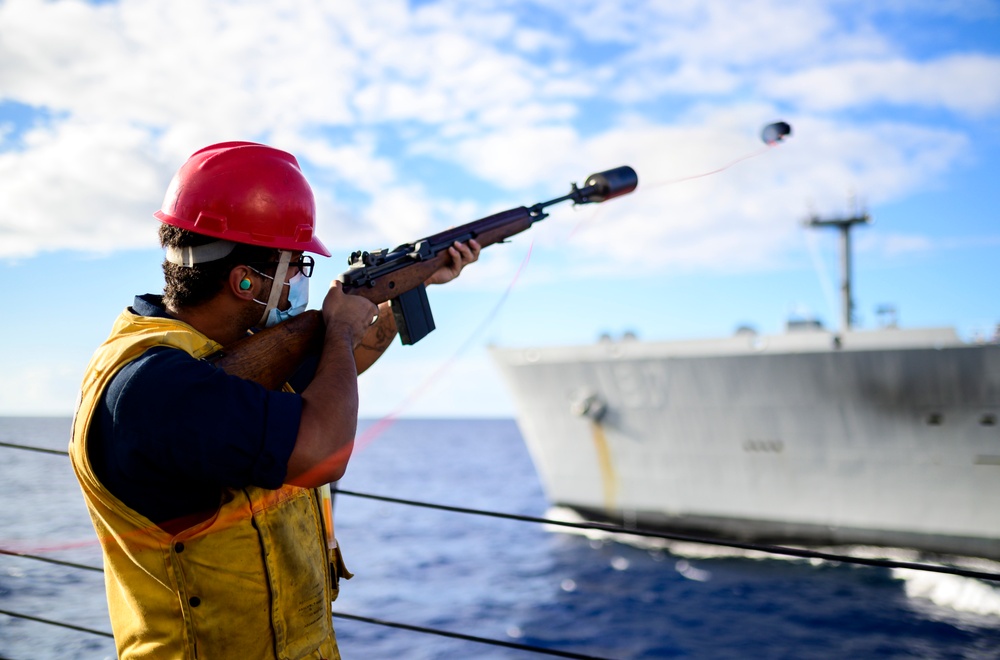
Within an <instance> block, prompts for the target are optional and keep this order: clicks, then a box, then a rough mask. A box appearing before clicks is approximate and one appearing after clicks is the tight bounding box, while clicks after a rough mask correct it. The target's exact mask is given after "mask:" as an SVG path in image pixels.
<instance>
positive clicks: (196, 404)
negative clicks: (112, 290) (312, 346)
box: [89, 294, 302, 530]
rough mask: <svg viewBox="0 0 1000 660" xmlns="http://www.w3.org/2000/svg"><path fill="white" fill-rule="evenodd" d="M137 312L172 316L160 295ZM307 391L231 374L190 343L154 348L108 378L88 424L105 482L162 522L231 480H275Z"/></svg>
mask: <svg viewBox="0 0 1000 660" xmlns="http://www.w3.org/2000/svg"><path fill="white" fill-rule="evenodd" d="M131 309H132V311H133V312H135V313H136V314H139V315H141V316H153V317H166V318H169V315H168V314H167V312H166V311H165V310H164V309H163V307H162V303H161V301H160V298H159V297H158V296H152V295H148V294H147V295H146V296H137V297H136V299H135V302H134V303H133V305H132V308H131ZM301 414H302V399H301V397H300V396H299V395H298V394H292V393H288V392H276V391H271V390H268V389H265V388H264V387H262V386H260V385H258V384H256V383H253V382H250V381H247V380H243V379H241V378H237V377H235V376H231V375H229V374H227V373H225V372H224V371H222V370H221V369H218V368H217V367H215V366H213V365H211V364H210V363H208V362H205V361H203V360H197V359H195V358H193V357H192V356H191V355H189V354H188V353H186V352H185V351H182V350H178V349H176V348H171V347H166V346H163V347H155V348H152V349H150V350H148V351H146V352H145V353H144V354H143V355H142V356H140V357H139V358H137V359H135V360H133V361H132V362H130V363H128V364H127V365H125V367H123V368H122V369H121V371H119V372H118V373H117V374H116V375H115V376H114V378H113V379H112V380H111V382H110V384H109V385H108V387H107V389H106V390H105V392H104V394H103V397H102V400H101V404H100V408H99V410H98V412H97V414H96V415H95V418H94V422H93V426H92V427H91V432H90V439H89V448H90V460H91V463H92V465H93V467H94V471H95V472H96V473H97V477H98V478H99V479H100V480H101V483H102V484H104V486H105V487H106V488H107V489H108V490H109V491H111V492H112V493H113V494H114V495H115V496H116V497H118V499H120V500H122V502H124V503H125V504H126V505H127V506H129V507H130V508H132V509H134V510H135V511H137V512H139V513H141V514H143V515H144V516H146V517H147V518H149V519H150V520H152V521H153V522H155V523H157V524H158V525H160V526H161V527H164V528H165V529H173V530H180V529H183V528H185V527H187V526H189V525H190V524H191V523H192V522H194V521H196V520H200V519H203V518H205V517H207V516H208V515H210V514H211V513H212V512H214V511H215V510H216V509H217V508H218V507H219V504H220V502H221V497H222V495H223V492H224V489H225V488H243V487H246V486H251V485H252V486H259V487H261V488H279V487H280V486H281V485H282V483H283V481H284V479H285V473H286V469H287V465H288V458H289V456H291V453H292V449H293V448H294V447H295V438H296V435H297V434H298V428H299V419H300V416H301Z"/></svg>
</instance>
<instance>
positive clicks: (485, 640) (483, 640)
mask: <svg viewBox="0 0 1000 660" xmlns="http://www.w3.org/2000/svg"><path fill="white" fill-rule="evenodd" d="M0 447H8V448H11V449H23V450H27V451H35V452H39V453H44V454H55V455H59V456H68V452H65V451H61V450H58V449H46V448H44V447H31V446H28V445H19V444H14V443H10V442H2V441H0ZM0 555H7V556H11V557H22V558H24V559H33V560H35V561H41V562H46V563H49V564H55V565H58V566H65V567H68V568H75V569H79V570H85V571H92V572H96V573H103V572H104V568H102V567H98V566H89V565H87V564H80V563H76V562H71V561H65V560H62V559H54V558H51V557H42V556H40V555H33V554H29V553H26V552H16V551H13V550H8V549H5V548H2V547H0ZM0 614H3V615H6V616H9V617H13V618H18V619H24V620H27V621H34V622H36V623H44V624H47V625H51V626H57V627H60V628H67V629H69V630H75V631H78V632H84V633H89V634H91V635H98V636H101V637H108V638H112V639H113V638H114V635H113V634H112V633H109V632H106V631H103V630H95V629H93V628H86V627H84V626H78V625H75V624H72V623H66V622H64V621H55V620H52V619H45V618H42V617H37V616H32V615H30V614H24V613H22V612H12V611H10V610H6V609H0ZM333 617H334V618H337V619H346V620H351V621H360V622H363V623H370V624H374V625H380V626H386V627H390V628H398V629H401V630H409V631H412V632H420V633H424V634H429V635H437V636H439V637H447V638H451V639H460V640H464V641H469V642H476V643H479V644H486V645H488V646H500V647H505V648H511V649H517V650H521V651H526V652H530V653H536V654H541V655H551V656H555V657H560V658H575V659H577V660H605V659H604V658H602V657H601V656H594V655H585V654H582V653H574V652H571V651H562V650H559V649H547V648H543V647H539V646H532V645H529V644H519V643H516V642H508V641H505V640H499V639H493V638H489V637H479V636H476V635H467V634H464V633H457V632H452V631H448V630H441V629H437V628H427V627H424V626H415V625H412V624H407V623H399V622H394V621H386V620H384V619H375V618H371V617H364V616H359V615H356V614H347V613H345V612H333ZM0 660H6V659H5V658H0Z"/></svg>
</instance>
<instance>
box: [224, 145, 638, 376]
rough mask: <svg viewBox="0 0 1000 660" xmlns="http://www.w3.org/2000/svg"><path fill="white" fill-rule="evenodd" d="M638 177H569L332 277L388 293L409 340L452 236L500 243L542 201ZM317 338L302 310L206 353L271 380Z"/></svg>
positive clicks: (361, 259)
mask: <svg viewBox="0 0 1000 660" xmlns="http://www.w3.org/2000/svg"><path fill="white" fill-rule="evenodd" d="M638 183H639V178H638V176H637V175H636V173H635V170H633V169H632V168H631V167H629V166H627V165H624V166H622V167H616V168H615V169H611V170H607V171H604V172H598V173H597V174H591V175H590V176H589V177H587V179H586V184H585V185H584V187H583V188H578V187H577V185H576V184H575V183H574V184H571V185H572V188H571V190H570V192H569V194H567V195H564V196H562V197H557V198H555V199H552V200H549V201H547V202H539V203H538V204H535V205H534V206H530V207H525V206H520V207H517V208H514V209H510V210H508V211H502V212H500V213H497V214H494V215H490V216H487V217H485V218H481V219H479V220H474V221H473V222H470V223H468V224H464V225H461V226H459V227H454V228H452V229H448V230H446V231H443V232H440V233H438V234H434V235H433V236H428V237H427V238H422V239H420V240H418V241H415V242H414V243H405V244H403V245H400V246H399V247H397V248H395V249H394V250H386V249H382V250H377V251H374V252H365V251H357V252H354V253H352V254H351V256H350V258H349V259H348V260H347V265H348V269H347V271H345V272H344V273H343V275H341V276H340V278H338V279H340V281H341V282H342V283H343V290H344V292H345V293H348V294H352V295H358V296H364V297H365V298H367V299H368V300H370V301H372V302H373V303H375V304H376V305H377V304H379V303H382V302H385V301H387V300H388V301H389V305H390V307H391V308H392V313H393V316H394V318H395V320H396V328H397V329H398V331H399V337H400V341H401V342H402V343H403V344H407V345H408V344H415V343H416V342H418V341H420V340H421V339H423V338H424V337H425V336H427V334H428V333H429V332H431V331H432V330H434V318H433V316H432V315H431V308H430V303H429V302H428V300H427V292H426V287H425V286H424V281H425V280H426V279H427V278H428V277H430V276H431V274H433V273H434V272H435V271H436V270H437V269H438V268H440V267H441V266H443V265H444V264H445V263H446V260H447V259H449V258H450V257H449V255H448V248H449V247H451V246H452V245H453V244H454V243H455V241H458V242H460V243H464V242H466V241H468V240H470V239H473V238H474V239H476V241H477V242H478V243H479V245H480V246H481V247H484V248H485V247H486V246H488V245H492V244H494V243H504V242H506V239H507V238H509V237H511V236H513V235H515V234H519V233H521V232H523V231H525V230H526V229H528V228H530V227H531V225H533V224H534V223H536V222H538V221H539V220H543V219H545V218H547V217H548V214H547V213H546V212H545V209H546V208H547V207H549V206H552V205H553V204H558V203H560V202H565V201H568V200H572V201H573V203H574V204H590V203H596V202H603V201H606V200H609V199H612V198H614V197H619V196H621V195H625V194H628V193H630V192H632V191H633V190H635V188H636V186H637V185H638ZM322 342H323V319H322V315H321V314H320V312H319V311H317V310H309V311H305V312H303V313H301V314H299V315H298V316H295V317H293V318H291V319H289V320H287V321H284V322H282V323H279V324H278V325H276V326H274V327H271V328H268V329H266V330H262V331H260V332H257V333H255V334H253V335H250V336H248V337H246V338H245V339H241V340H239V341H238V342H236V343H234V344H231V345H230V346H228V347H226V348H225V349H224V350H223V351H222V352H221V354H216V356H213V358H214V359H213V362H214V364H215V365H216V366H217V367H220V368H221V369H223V370H225V371H226V372H227V373H230V374H233V375H236V376H239V377H241V378H245V379H247V380H253V381H256V382H258V383H260V384H262V385H264V386H265V387H268V388H277V387H280V386H281V384H282V383H284V382H286V381H287V380H288V379H289V378H290V377H291V375H292V374H293V373H294V372H295V370H296V369H297V368H298V366H299V365H300V364H301V363H302V361H303V360H304V359H305V358H306V357H307V356H308V355H309V354H310V353H318V352H319V350H320V349H321V348H322Z"/></svg>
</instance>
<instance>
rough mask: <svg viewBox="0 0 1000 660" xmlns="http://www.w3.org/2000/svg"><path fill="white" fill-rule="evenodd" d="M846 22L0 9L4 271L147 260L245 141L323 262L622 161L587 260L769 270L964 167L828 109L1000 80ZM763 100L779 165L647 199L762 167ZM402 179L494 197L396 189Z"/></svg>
mask: <svg viewBox="0 0 1000 660" xmlns="http://www.w3.org/2000/svg"><path fill="white" fill-rule="evenodd" d="M842 13H845V9H844V7H843V6H842V5H841V4H840V3H837V2H833V3H827V2H821V1H820V0H809V1H807V2H803V3H799V4H797V5H795V6H786V3H779V2H776V1H775V0H757V1H755V2H751V3H743V4H741V5H739V6H734V5H732V3H714V2H708V3H705V2H678V3H667V4H665V3H661V2H653V1H652V0H649V1H641V0H634V1H631V2H627V3H625V4H608V3H606V2H598V1H597V0H594V1H589V2H580V3H571V4H567V3H564V2H556V1H555V0H534V1H532V0H521V1H516V2H515V1H513V0H495V1H493V2H483V3H481V4H477V5H476V6H475V7H471V6H470V5H468V4H467V3H461V2H451V1H446V2H438V3H431V4H425V5H421V6H420V7H417V8H414V7H411V6H410V5H409V4H408V3H406V2H403V1H402V0H391V1H385V2H376V3H373V2H360V1H357V0H344V1H343V2H339V3H337V5H336V8H335V9H334V8H332V6H329V5H327V4H325V3H321V2H316V1H311V0H287V1H286V2H282V3H278V4H274V3H265V2H260V3H254V2H237V1H235V0H218V1H216V2H212V3H201V2H192V1H178V2H171V3H164V2H159V1H155V0H121V2H118V3H101V4H97V5H94V4H88V3H85V2H81V1H78V0H61V1H56V2H46V1H44V0H7V1H6V2H4V3H3V4H0V26H3V27H2V30H3V39H0V90H2V91H0V101H4V100H7V101H16V102H17V103H21V104H25V105H27V106H32V107H36V108H44V109H45V110H46V111H47V113H48V114H47V115H46V116H47V118H46V119H44V120H42V119H39V120H38V121H39V123H37V125H35V126H34V127H31V128H29V129H27V130H26V131H23V132H19V133H16V134H15V133H13V132H11V131H10V129H7V132H6V133H5V137H4V142H2V143H0V176H2V177H3V180H4V187H5V198H6V200H8V201H7V203H5V205H4V206H3V207H2V208H0V256H6V257H14V256H25V255H30V254H35V253H37V252H39V251H42V250H48V249H53V248H59V247H67V248H78V249H85V250H111V249H115V248H124V247H132V246H139V245H152V244H153V242H154V240H155V239H154V232H152V231H151V228H150V221H149V216H150V213H151V212H152V211H153V210H155V208H156V207H157V205H158V204H159V201H160V199H161V198H162V194H163V190H164V188H165V186H166V182H167V181H168V180H169V177H170V174H171V173H172V172H173V170H175V169H176V167H177V166H178V165H179V164H180V162H181V161H182V160H183V159H184V158H186V157H187V155H188V154H190V153H191V152H193V151H194V150H196V149H198V148H200V147H202V146H204V145H205V144H208V143H211V142H216V141H221V140H228V139H259V140H263V141H268V142H271V143H273V144H275V145H276V146H279V147H282V148H286V149H288V150H290V151H292V152H293V153H295V154H297V155H299V156H300V157H301V159H302V161H303V163H304V164H306V165H307V166H308V168H309V171H310V175H311V177H312V178H313V180H314V183H315V184H316V187H317V198H318V201H319V205H320V209H321V212H322V220H321V221H320V235H335V236H336V240H337V242H338V243H362V244H368V243H371V242H375V241H377V243H376V244H378V243H381V242H385V243H391V242H393V241H401V240H410V239H413V238H416V237H418V236H419V235H422V234H424V233H426V231H427V230H431V229H434V227H435V225H440V223H441V222H442V219H443V218H445V217H449V216H450V217H452V218H454V217H461V215H462V214H463V213H467V212H469V211H472V210H477V209H480V210H482V212H483V213H482V214H485V213H488V212H492V211H493V210H497V209H492V208H488V207H489V205H490V204H492V200H493V199H497V198H498V197H499V196H500V195H506V194H511V195H517V197H518V199H519V203H530V202H531V201H538V199H532V197H534V196H535V195H536V194H537V195H547V194H548V193H549V192H550V191H551V190H552V187H554V186H556V187H558V188H559V189H561V188H562V186H563V185H565V183H566V182H568V181H580V180H581V178H582V177H583V176H585V175H586V174H589V173H590V171H591V170H593V169H603V168H605V167H613V166H616V165H619V164H623V163H629V164H632V165H634V166H635V167H636V168H637V170H639V173H640V180H641V181H642V183H641V187H640V192H639V193H637V194H636V195H635V196H634V199H632V200H628V201H625V200H622V201H618V200H616V201H615V202H613V204H614V207H610V206H609V209H608V210H607V211H602V214H603V213H609V214H610V213H615V214H617V215H616V216H615V220H614V225H615V227H616V231H611V230H609V229H607V226H609V225H610V224H611V223H607V224H603V223H598V224H596V225H595V226H594V227H592V228H588V230H587V231H585V232H581V233H580V234H579V235H578V236H576V237H574V240H578V241H579V242H580V245H581V246H582V247H583V248H584V249H585V250H592V251H593V252H594V253H597V252H598V251H601V252H603V253H610V254H612V255H614V256H616V257H620V256H623V255H626V254H629V253H630V251H631V250H632V248H633V246H634V245H635V244H636V242H637V241H638V242H640V243H641V244H642V245H644V246H646V247H647V248H649V249H648V250H647V251H646V252H645V254H647V255H650V256H648V257H647V258H646V261H647V263H646V266H647V267H650V268H653V267H657V265H658V264H662V263H667V262H669V263H675V264H688V265H690V266H692V267H693V266H697V265H709V266H712V265H714V264H720V263H725V264H727V265H728V266H729V267H736V266H740V265H742V266H743V267H751V266H753V265H754V264H760V263H767V262H768V261H770V260H772V259H774V258H775V255H778V254H780V252H781V249H782V246H784V245H785V244H786V243H787V242H788V241H789V240H790V238H789V234H790V229H789V228H788V227H789V226H790V225H792V224H793V223H794V219H797V218H798V217H800V216H801V215H802V214H803V212H804V210H805V207H806V205H807V203H809V202H811V203H813V204H815V205H817V206H818V207H819V208H820V209H822V207H823V205H824V204H828V203H830V202H831V200H833V199H836V200H838V201H839V200H841V199H842V198H843V197H844V196H846V195H847V194H848V193H849V192H850V191H851V190H854V191H858V192H860V193H862V194H865V195H866V196H868V198H869V199H870V200H871V201H872V202H876V201H878V200H888V199H896V198H899V197H901V196H905V195H906V194H908V192H910V191H913V190H915V189H916V188H918V187H920V186H922V185H925V184H926V183H927V182H928V181H929V180H930V179H931V178H932V177H934V176H937V175H940V174H942V173H943V172H945V171H947V169H948V168H949V167H950V166H952V165H953V164H954V163H955V162H956V161H957V159H958V157H959V153H960V152H961V151H962V149H964V148H966V147H967V142H965V141H963V138H962V136H961V134H960V133H958V132H957V131H952V132H947V131H943V130H938V129H929V128H924V127H921V126H919V125H916V124H913V123H908V122H907V121H905V120H903V119H894V120H893V121H886V122H882V123H878V124H876V123H872V124H869V125H861V124H856V123H854V122H852V121H850V120H849V119H840V118H838V117H837V116H836V114H831V112H832V111H837V110H839V109H842V108H844V109H850V110H854V109H857V108H859V107H862V108H863V107H865V106H866V105H867V104H871V103H879V102H889V103H894V104H900V105H907V104H912V105H918V106H919V105H929V106H935V107H944V108H948V109H951V110H955V111H959V112H968V113H979V114H983V113H990V112H995V111H997V110H998V108H1000V91H998V89H1000V88H997V86H996V85H992V86H991V85H986V84H981V81H983V80H995V79H998V78H1000V70H998V68H997V67H998V66H1000V64H998V60H997V59H996V58H993V57H990V56H987V55H977V54H974V53H967V54H961V55H943V56H940V57H937V58H934V59H927V60H921V61H916V60H908V59H904V58H903V57H902V56H901V55H900V54H899V52H900V50H901V49H900V48H898V47H897V45H896V44H893V43H892V41H891V39H890V38H889V37H888V36H886V35H884V34H881V33H879V32H878V30H876V29H875V28H874V27H873V25H874V23H873V22H872V20H863V21H860V20H859V21H856V22H851V23H848V22H847V21H845V20H844V19H843V18H842V17H840V14H842ZM592 48H597V49H600V50H599V51H597V52H599V53H601V54H600V55H596V54H592V53H591V52H590V50H591V49H592ZM666 99H669V101H667V100H666ZM679 99H685V100H684V101H681V100H679ZM781 103H792V104H793V105H794V108H793V112H791V113H786V114H790V115H794V116H791V117H787V118H789V119H790V120H792V123H793V124H794V125H795V128H796V136H795V138H794V140H793V142H791V143H789V145H787V146H786V147H783V148H782V149H781V150H780V151H778V152H776V153H775V154H769V155H768V156H767V157H761V158H758V159H755V160H753V161H752V162H749V163H746V164H743V165H740V166H738V167H733V168H731V169H730V170H728V171H727V172H726V173H725V174H724V175H721V176H719V177H716V178H715V179H712V180H710V181H709V180H704V181H695V182H690V183H687V184H685V185H683V186H681V185H673V186H669V187H665V188H663V189H662V190H654V187H655V186H652V185H651V184H655V183H656V182H663V181H667V180H670V179H674V178H678V177H684V176H687V175H690V174H694V173H698V172H701V171H708V170H711V169H713V168H716V167H718V166H719V165H721V164H725V163H727V162H729V161H730V160H731V159H733V158H735V157H738V156H740V155H741V154H745V153H748V152H750V151H753V150H755V149H757V148H758V147H759V141H758V138H757V135H756V132H757V131H758V130H759V127H760V125H762V124H763V123H766V122H767V121H770V120H773V119H774V118H776V115H777V108H778V107H781V106H780V104H781ZM609 108H611V109H609ZM786 110H787V106H786ZM403 136H406V137H403ZM419 158H427V159H432V160H436V161H441V162H444V163H447V164H450V165H452V166H457V167H459V168H460V169H461V170H462V171H464V173H465V174H466V175H468V176H469V177H470V179H471V180H475V179H479V180H482V181H483V182H488V183H484V188H488V187H489V186H492V189H493V192H492V193H490V194H491V195H492V197H491V196H490V194H479V195H476V194H473V193H471V192H467V191H466V190H465V189H464V188H463V187H461V186H460V185H455V186H452V187H450V188H449V187H448V186H442V185H437V184H440V183H441V182H440V181H433V180H431V179H430V178H422V176H421V175H420V174H419V173H417V174H414V173H412V172H411V171H409V170H408V169H407V168H409V167H410V166H411V164H412V161H413V159H419ZM431 176H433V175H431ZM432 188H433V189H434V192H433V193H432V192H431V189H432ZM522 196H526V197H528V198H527V199H521V197H522ZM612 208H613V209H614V210H612ZM469 219H470V220H471V219H472V218H471V217H470V218H469ZM737 219H738V220H737ZM449 224H453V223H449ZM751 250H752V251H751ZM652 255H656V256H655V257H654V256H652Z"/></svg>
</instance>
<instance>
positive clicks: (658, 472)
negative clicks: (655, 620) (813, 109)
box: [492, 330, 1000, 559]
mask: <svg viewBox="0 0 1000 660" xmlns="http://www.w3.org/2000/svg"><path fill="white" fill-rule="evenodd" d="M492 354H493V357H494V360H495V362H496V363H497V364H498V366H499V367H500V370H501V372H502V373H503V376H504V378H505V380H506V382H507V384H508V386H509V388H510V391H511V392H512V394H513V398H514V402H515V406H516V408H517V417H518V424H519V426H520V429H521V432H522V435H523V436H524V438H525V441H526V443H527V445H528V448H529V451H530V453H531V456H532V459H533V461H534V463H535V466H536V469H537V471H538V473H539V475H540V478H541V481H542V484H543V486H544V488H545V490H546V493H547V495H548V498H549V500H550V501H551V502H552V503H553V504H557V505H562V506H567V507H570V508H573V509H575V510H577V511H579V512H581V513H583V514H584V515H585V516H587V517H589V518H592V519H598V520H613V521H618V522H626V523H635V524H638V525H639V526H643V527H649V528H654V529H668V530H675V531H680V532H687V533H692V534H701V535H708V536H719V537H725V538H731V539H738V540H750V541H761V542H769V543H800V544H856V543H860V544H872V545H881V546H892V547H907V548H915V549H919V550H923V551H927V552H932V553H943V554H958V555H967V556H978V557H987V558H992V559H1000V506H997V503H1000V423H998V418H1000V345H996V344H986V345H966V344H963V343H962V342H960V341H958V340H957V338H955V337H954V335H953V333H949V332H945V331H903V330H892V331H881V332H871V333H847V334H843V335H833V334H831V333H826V332H815V333H808V334H807V335H804V336H800V337H795V336H790V335H782V336H776V337H769V338H768V337H757V336H743V337H734V338H731V339H726V340H718V341H716V342H712V341H704V342H686V343H685V342H663V343H642V342H635V341H632V342H606V343H601V344H596V345H593V346H586V347H576V348H551V349H509V348H508V349H496V348H495V349H492Z"/></svg>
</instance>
